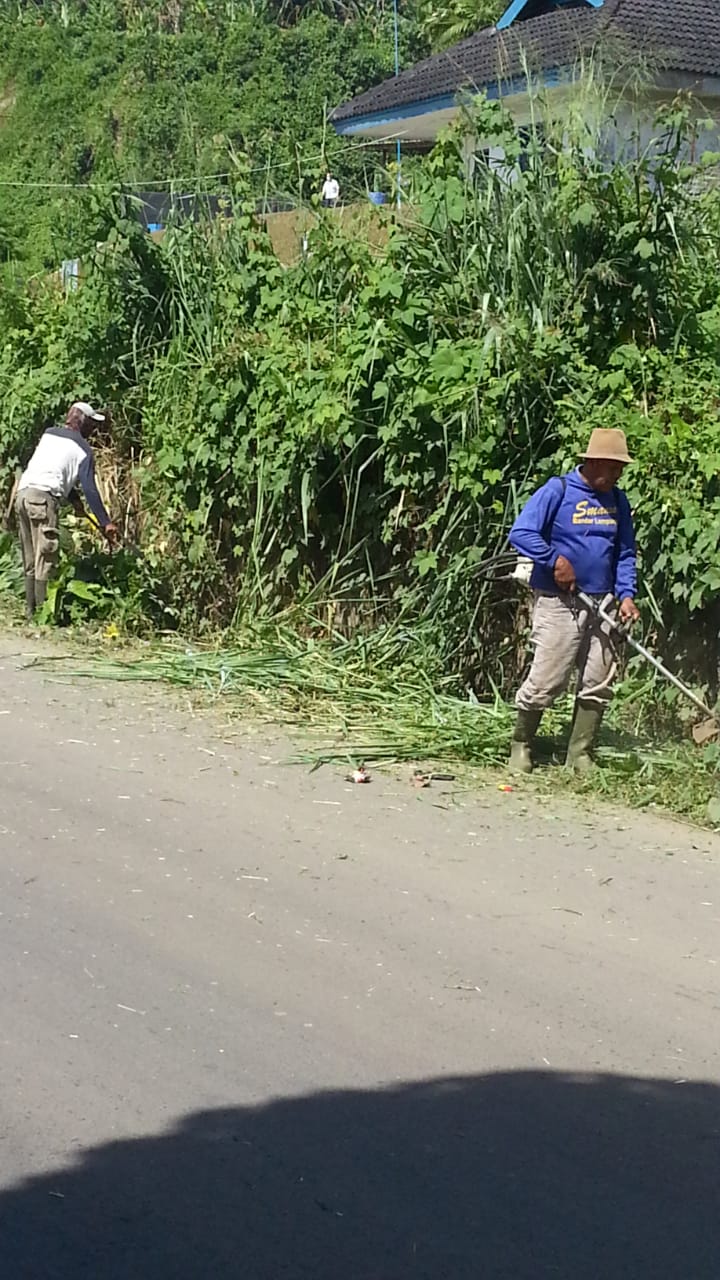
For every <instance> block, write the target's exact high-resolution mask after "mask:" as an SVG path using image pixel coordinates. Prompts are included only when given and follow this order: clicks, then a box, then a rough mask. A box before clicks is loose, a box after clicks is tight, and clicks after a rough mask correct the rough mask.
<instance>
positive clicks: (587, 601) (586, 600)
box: [576, 591, 716, 720]
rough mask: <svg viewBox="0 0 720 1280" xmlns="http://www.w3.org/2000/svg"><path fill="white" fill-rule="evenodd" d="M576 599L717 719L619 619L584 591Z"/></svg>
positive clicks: (713, 718)
mask: <svg viewBox="0 0 720 1280" xmlns="http://www.w3.org/2000/svg"><path fill="white" fill-rule="evenodd" d="M576 599H577V600H579V601H580V604H581V605H582V606H583V608H585V609H588V610H589V611H590V613H592V614H594V615H595V617H596V618H600V620H601V621H602V622H604V623H606V624H607V626H608V627H610V629H611V630H612V631H614V632H616V634H617V635H621V636H622V637H623V639H624V640H626V641H627V643H628V644H629V645H630V646H631V648H633V649H634V650H635V652H636V653H639V654H640V657H641V658H644V659H645V661H646V662H649V663H650V665H651V666H652V667H654V668H655V670H656V671H659V673H660V675H661V676H664V677H665V679H666V680H669V681H670V683H671V684H674V685H675V688H676V689H678V690H679V691H680V693H682V694H684V696H685V697H686V698H688V699H689V700H690V702H693V703H694V704H695V706H696V707H698V708H699V709H700V711H704V712H705V715H706V716H709V717H710V719H711V720H715V719H716V715H715V712H714V711H711V710H710V708H709V707H707V706H706V705H705V703H704V702H703V700H702V698H698V696H697V694H695V693H693V691H692V689H688V686H687V685H686V684H683V682H682V680H680V679H678V677H677V676H676V675H674V674H673V672H672V671H668V669H667V667H666V666H664V665H663V663H662V662H661V661H660V659H659V658H656V657H655V655H654V654H652V653H650V652H649V651H648V650H647V649H646V648H645V646H644V645H642V644H640V641H639V640H635V639H634V638H633V636H631V635H630V633H629V632H628V631H627V630H626V628H625V627H623V626H622V625H621V623H619V622H618V620H617V618H613V616H612V614H610V613H608V611H607V609H604V608H603V607H602V605H601V604H598V602H597V601H596V600H592V599H591V598H590V596H587V595H586V594H585V592H584V591H578V593H577V596H576Z"/></svg>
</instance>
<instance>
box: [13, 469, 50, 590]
mask: <svg viewBox="0 0 720 1280" xmlns="http://www.w3.org/2000/svg"><path fill="white" fill-rule="evenodd" d="M59 508H60V503H59V502H58V499H57V498H55V497H54V496H53V495H52V494H51V493H47V492H46V490H44V489H21V490H20V492H19V493H18V495H17V497H16V499H15V514H16V515H17V524H18V533H19V535H20V550H21V552H22V562H23V569H24V571H25V599H26V602H27V606H28V612H29V613H31V612H32V610H33V609H34V608H35V607H39V606H40V605H41V604H42V603H43V601H44V599H45V592H46V590H47V582H48V578H49V577H50V575H51V574H52V571H53V569H54V568H55V565H56V564H57V560H58V555H59V553H60V531H59V529H58V512H59Z"/></svg>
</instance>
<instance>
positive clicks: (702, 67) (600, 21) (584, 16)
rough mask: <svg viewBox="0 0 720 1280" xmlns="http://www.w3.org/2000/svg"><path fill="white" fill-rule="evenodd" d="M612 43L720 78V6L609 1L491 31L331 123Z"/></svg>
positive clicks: (566, 62)
mask: <svg viewBox="0 0 720 1280" xmlns="http://www.w3.org/2000/svg"><path fill="white" fill-rule="evenodd" d="M613 42H616V44H617V48H618V50H621V51H622V56H623V57H627V56H629V55H631V56H632V55H638V56H640V55H645V56H647V57H648V58H652V59H657V60H658V61H659V62H660V63H661V64H662V65H663V66H664V67H665V68H666V69H670V70H674V71H683V72H689V73H691V74H693V75H720V0H605V4H604V6H603V8H601V9H591V8H588V7H582V8H568V9H562V8H558V9H556V10H553V11H552V12H550V13H545V14H542V15H541V16H540V17H537V18H528V19H527V20H525V21H517V22H515V23H514V24H513V25H512V26H510V27H507V28H506V29H505V30H504V31H498V30H496V28H495V27H486V28H485V30H483V31H478V33H477V35H474V36H470V38H469V39H468V40H463V41H462V42H461V43H460V44H456V45H454V46H453V47H452V48H451V49H446V50H445V51H444V52H443V53H437V54H435V55H434V56H433V57H432V58H426V59H425V60H424V61H423V62H418V63H416V64H415V66H414V67H409V68H408V70H407V71H402V72H401V73H400V75H399V76H394V77H393V78H392V79H390V80H384V81H383V83H382V84H379V85H377V86H376V87H375V88H374V89H369V90H368V91H367V93H362V94H360V96H359V97H357V98H353V99H352V100H351V101H350V102H345V103H343V105H342V106H340V107H337V108H336V109H335V111H333V113H332V116H331V119H332V120H333V121H335V122H337V123H340V122H341V121H344V120H352V119H355V118H357V117H358V116H367V115H374V114H376V113H382V112H385V111H396V110H397V109H398V108H402V107H406V106H410V105H412V104H415V103H419V102H427V101H430V100H433V99H438V98H448V97H450V98H452V97H454V95H456V94H457V93H458V92H459V91H460V90H462V89H469V90H472V89H477V90H478V91H479V90H480V89H482V87H483V86H484V85H487V84H495V83H498V82H500V83H501V84H502V83H503V82H505V83H507V81H508V80H510V79H512V78H513V77H517V76H522V74H523V71H524V69H525V67H526V66H527V67H529V69H530V71H531V72H533V71H535V72H538V71H543V70H550V69H553V68H560V67H568V66H572V65H573V64H574V63H576V62H577V60H578V58H579V57H581V56H582V55H583V54H587V53H589V52H590V51H591V50H592V49H594V48H595V47H596V45H602V46H603V47H605V46H606V47H607V48H608V49H609V50H610V51H612V47H613Z"/></svg>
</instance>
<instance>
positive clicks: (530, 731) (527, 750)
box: [510, 709, 542, 773]
mask: <svg viewBox="0 0 720 1280" xmlns="http://www.w3.org/2000/svg"><path fill="white" fill-rule="evenodd" d="M541 720H542V711H523V710H522V709H520V710H519V711H518V713H517V720H516V721H515V729H514V731H513V737H512V746H511V748H510V768H511V769H512V770H513V771H514V772H515V773H532V767H533V761H532V744H533V740H534V738H535V734H536V733H537V731H538V727H539V725H540V721H541Z"/></svg>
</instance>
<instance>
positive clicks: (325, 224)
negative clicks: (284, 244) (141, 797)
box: [0, 102, 720, 776]
mask: <svg viewBox="0 0 720 1280" xmlns="http://www.w3.org/2000/svg"><path fill="white" fill-rule="evenodd" d="M592 114H593V113H589V112H580V113H579V115H578V119H577V120H575V121H574V122H572V121H565V122H564V124H563V127H562V134H561V135H560V134H558V137H557V138H555V137H554V136H553V131H552V129H551V128H550V127H547V126H546V128H545V131H544V132H543V133H541V132H540V131H535V130H533V129H531V130H530V136H529V139H528V138H527V136H523V137H522V138H521V137H520V136H519V135H518V133H517V131H516V130H515V128H514V126H513V125H512V122H511V121H510V120H509V118H508V117H506V116H505V115H504V114H503V112H502V110H501V108H499V107H497V106H496V105H493V106H490V105H488V104H482V103H480V104H479V105H478V104H476V105H475V106H470V107H469V108H468V119H467V121H466V125H467V127H468V128H470V129H471V130H472V132H473V133H474V134H475V135H476V136H479V137H482V138H484V139H486V140H487V141H488V142H490V143H492V144H493V146H495V147H502V148H503V150H504V154H505V164H504V166H503V167H498V166H491V165H488V164H487V163H485V162H484V161H483V160H482V157H481V156H479V157H478V160H477V163H476V164H475V167H474V171H473V173H472V177H471V178H469V177H468V175H467V174H466V173H465V172H464V171H463V144H462V136H461V131H456V132H454V133H452V134H450V135H449V136H448V137H447V138H446V139H444V140H443V141H442V142H441V143H440V145H438V147H437V148H436V150H435V152H434V153H433V155H432V157H431V158H430V159H429V161H428V162H427V164H426V165H425V166H424V167H423V169H422V171H421V172H420V173H419V174H418V175H417V177H416V180H415V186H414V190H413V193H412V202H411V205H410V206H409V207H406V208H405V210H404V212H403V213H402V216H400V217H397V216H396V215H395V214H393V213H391V214H385V215H382V216H383V217H385V219H386V221H387V236H386V240H385V242H384V243H381V244H380V245H378V243H374V244H373V245H371V238H370V237H369V236H368V237H362V236H360V235H357V234H356V235H354V236H353V237H352V238H350V237H348V236H347V235H345V234H344V233H343V232H342V229H341V228H340V227H339V226H338V225H337V223H336V221H335V220H334V218H333V216H332V214H330V215H328V216H327V217H323V218H321V219H319V221H318V223H317V226H316V229H315V230H314V231H313V232H312V234H311V236H310V240H309V245H308V251H307V253H306V254H305V256H304V257H303V258H302V260H301V261H300V262H299V263H298V265H297V266H295V267H292V268H290V269H284V268H282V267H281V266H280V265H279V263H278V262H277V260H276V259H275V257H274V255H273V253H272V250H271V246H270V243H269V241H268V240H267V238H266V236H265V235H264V233H263V232H262V230H261V228H260V227H258V225H257V224H256V222H255V220H254V217H253V214H252V190H251V187H250V185H249V184H248V183H245V184H244V185H243V180H242V175H241V174H240V173H238V175H237V177H236V180H235V185H234V190H233V193H232V199H231V202H230V204H229V206H228V210H227V213H228V215H229V216H227V217H223V218H220V219H218V220H216V221H214V222H212V223H194V224H193V223H185V224H183V225H179V226H177V227H175V228H173V229H172V230H171V231H170V232H169V234H168V235H167V236H166V238H165V239H164V240H163V242H162V243H161V244H156V243H153V242H152V241H151V240H150V239H149V238H148V237H147V236H146V235H145V234H144V233H143V232H142V230H141V228H140V227H139V225H138V223H137V220H136V219H135V218H134V216H133V208H132V203H131V202H129V201H128V199H127V198H126V197H125V196H124V195H122V194H117V195H116V196H115V197H114V198H113V200H112V202H110V201H106V200H99V199H97V198H96V197H92V199H91V200H89V201H88V205H87V208H86V212H85V217H86V220H87V226H88V228H89V234H88V239H87V244H88V247H90V246H96V245H99V246H100V247H99V248H92V249H91V250H89V252H88V255H87V258H86V277H85V279H84V282H83V284H82V286H81V288H80V289H79V290H78V291H77V292H76V293H73V294H70V295H69V296H67V297H65V296H63V295H62V294H61V293H60V292H58V290H57V289H56V288H55V287H50V286H48V287H47V288H45V287H40V286H38V285H36V286H35V287H34V288H33V290H32V291H28V292H22V291H21V290H15V291H10V292H6V293H4V294H3V295H2V298H1V299H0V307H1V308H2V317H0V318H1V320H2V332H3V345H2V350H1V352H0V375H1V377H0V404H1V405H2V414H1V415H0V417H1V421H2V424H3V425H2V432H3V439H2V455H3V459H4V462H5V465H6V468H7V469H10V468H12V467H13V466H14V465H15V463H16V462H17V461H18V459H20V458H21V457H22V456H24V455H25V454H26V453H27V451H28V449H29V447H30V444H31V441H32V440H33V439H34V436H35V433H36V432H37V429H38V428H39V426H40V424H41V422H42V420H43V419H44V418H45V417H46V416H52V415H54V414H57V413H59V412H61V410H62V408H63V407H64V406H65V405H66V403H67V402H68V401H69V400H70V399H72V398H74V397H75V396H83V397H94V398H98V397H99V398H100V399H101V400H103V401H104V402H106V403H107V404H108V405H110V406H111V409H112V412H113V419H114V428H113V438H114V442H115V446H116V448H117V449H118V451H119V453H120V456H121V459H122V465H121V483H120V487H119V489H118V501H119V500H120V498H122V500H123V507H124V511H123V514H124V523H125V527H126V531H127V532H128V535H129V537H130V539H131V541H133V542H134V543H136V544H137V546H138V547H139V550H140V555H139V556H137V557H136V559H135V563H134V566H133V574H134V577H133V584H134V585H133V592H134V593H135V594H134V595H133V594H132V593H131V599H132V600H134V602H135V605H134V609H135V612H134V616H133V605H132V603H128V592H127V591H125V590H123V591H121V592H119V595H121V596H122V597H123V599H124V610H125V614H124V620H125V622H126V624H130V625H133V624H134V625H141V624H142V623H143V622H145V623H147V621H148V620H149V621H151V622H152V623H153V624H154V625H160V626H163V627H168V626H170V627H177V628H181V629H183V630H184V631H186V632H187V631H195V632H198V631H200V632H202V630H203V628H207V627H208V626H209V627H217V626H222V625H226V624H229V623H233V622H234V623H235V624H237V623H238V621H242V622H243V623H246V622H247V620H248V619H258V618H270V617H273V616H276V615H277V614H278V612H279V611H281V610H282V609H284V608H285V607H286V606H287V605H288V603H290V602H298V601H300V602H302V603H303V605H304V608H305V614H304V618H305V620H306V621H305V624H304V625H305V630H306V632H309V633H310V634H311V635H317V636H320V635H322V634H323V633H325V634H326V635H333V636H334V635H339V634H344V635H348V634H353V633H358V632H359V633H362V634H365V635H370V634H371V633H373V631H378V628H382V627H383V626H385V625H391V626H392V629H393V635H394V637H395V641H394V643H396V645H397V646H398V655H399V656H398V658H397V661H395V668H396V670H397V671H398V673H400V672H404V671H405V670H406V667H405V665H404V663H405V659H406V658H407V659H408V660H410V659H411V656H412V653H413V649H414V647H417V646H418V645H421V646H422V653H423V670H424V673H425V678H426V679H427V680H428V681H429V682H430V684H431V685H432V686H433V687H434V688H435V689H437V688H439V687H441V682H443V681H444V680H445V679H446V678H448V677H449V678H450V680H451V684H450V685H449V686H443V687H446V688H447V691H448V692H451V691H452V690H453V689H454V690H458V691H461V690H462V689H466V690H467V688H472V689H473V690H474V692H475V694H476V695H477V696H478V697H479V698H480V699H481V700H486V699H490V701H491V702H494V699H495V693H496V691H497V690H500V691H501V692H502V693H509V692H510V690H511V688H512V687H513V684H514V682H515V680H516V678H517V674H518V669H519V666H520V664H521V663H522V660H523V659H522V653H523V643H522V642H523V639H524V615H523V611H522V610H518V597H517V594H516V593H515V592H514V591H513V590H510V588H509V587H508V586H507V584H500V585H497V584H494V583H493V582H491V581H490V579H489V578H488V576H487V572H486V569H487V563H488V561H489V560H490V559H492V557H493V556H494V555H495V554H496V553H497V552H498V551H499V550H500V549H501V548H502V547H503V544H504V539H505V536H506V533H507V529H508V526H509V523H510V521H511V519H512V516H513V514H514V511H515V510H516V508H517V506H518V504H519V503H520V502H521V501H522V500H523V499H524V497H525V496H526V495H527V494H528V492H529V491H530V490H531V489H532V488H533V487H534V486H535V485H536V484H537V483H539V482H541V481H542V480H543V479H545V478H546V477H547V476H548V475H550V474H552V473H555V472H557V471H558V469H561V468H564V467H568V466H570V465H572V463H573V462H574V460H575V458H576V456H577V452H578V448H579V446H580V445H581V444H582V443H583V442H584V440H585V439H586V437H587V434H588V432H589V431H590V430H591V428H592V427H593V426H596V425H603V426H610V425H617V426H621V427H623V429H624V430H625V431H626V432H627V434H628V437H629V441H630V446H631V450H632V451H633V453H634V455H635V457H636V458H637V463H636V465H635V466H634V467H633V468H632V469H630V470H629V471H628V475H627V482H628V484H627V487H628V490H629V493H630V496H631V499H632V502H633V506H634V508H635V514H636V521H637V525H638V532H639V539H640V545H641V548H642V584H643V596H644V599H645V605H646V607H645V616H646V621H647V624H648V627H649V629H650V631H651V640H652V642H653V643H654V644H655V645H656V646H657V647H659V648H660V649H661V650H665V651H666V652H669V653H671V655H672V658H673V661H674V662H675V663H676V665H679V666H681V667H682V669H683V670H684V672H685V674H686V675H687V676H689V677H693V676H695V677H697V678H700V679H702V681H703V682H704V683H705V684H706V685H708V686H710V687H711V688H712V689H713V690H714V686H715V684H716V680H717V652H716V645H717V633H718V616H717V605H716V597H717V592H718V587H720V556H719V554H718V538H719V537H720V489H719V487H718V479H717V476H718V470H719V464H720V448H719V433H718V423H717V415H718V405H719V404H720V359H719V357H718V332H719V325H720V285H719V284H718V281H719V280H720V272H719V268H720V223H719V220H718V219H719V213H720V205H719V203H718V197H717V194H716V193H715V192H714V191H712V190H707V191H705V192H704V193H703V192H702V184H699V183H698V172H699V168H701V167H702V164H701V165H700V166H691V165H690V164H689V163H687V157H688V156H689V155H690V154H692V151H693V135H694V130H695V124H694V116H693V111H692V108H691V106H690V104H683V103H681V102H679V103H678V104H676V106H675V108H673V110H671V111H667V112H665V113H664V114H663V115H662V117H661V118H659V119H658V121H657V128H656V133H655V137H654V140H653V142H652V144H649V145H644V146H642V147H641V146H639V145H635V146H629V147H628V149H627V152H626V154H625V156H624V157H621V158H616V159H615V161H614V162H612V163H611V162H609V160H608V157H607V154H606V153H605V152H604V151H603V145H602V138H600V137H598V136H593V135H592V134H591V133H590V131H589V129H588V126H587V125H586V124H585V123H584V121H585V120H586V119H588V118H591V117H592ZM368 216H371V215H370V214H368ZM373 216H374V215H373ZM374 240H375V241H377V240H378V237H374ZM308 617H311V618H312V622H311V623H310V622H307V619H308ZM403 655H404V656H403ZM384 678H385V677H383V679H384ZM384 687H385V686H383V688H384ZM430 696H431V695H430V693H428V697H430ZM433 696H434V695H433ZM426 705H427V706H428V707H429V706H430V703H428V704H426ZM638 707H645V708H649V710H648V711H647V713H646V714H647V715H648V716H656V715H657V701H656V700H655V699H647V698H645V699H642V700H640V701H638V703H636V704H631V714H632V715H633V717H634V721H635V727H636V728H639V729H642V728H643V727H647V724H645V725H644V724H643V716H641V715H639V714H638ZM463 723H464V722H463ZM712 767H714V766H713V765H712V760H711V759H710V757H708V768H712ZM708 776H709V775H708Z"/></svg>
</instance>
